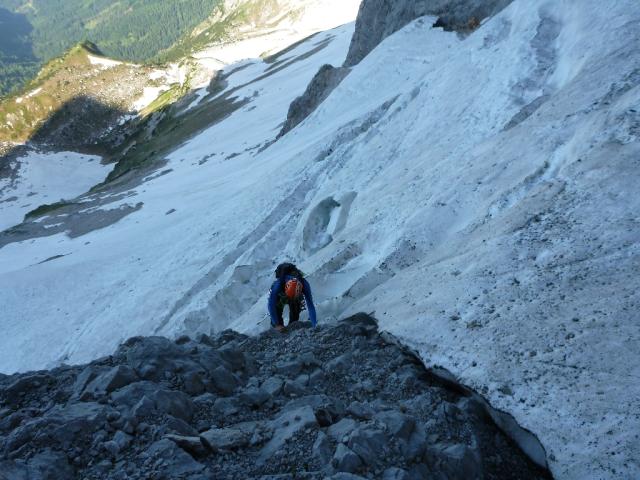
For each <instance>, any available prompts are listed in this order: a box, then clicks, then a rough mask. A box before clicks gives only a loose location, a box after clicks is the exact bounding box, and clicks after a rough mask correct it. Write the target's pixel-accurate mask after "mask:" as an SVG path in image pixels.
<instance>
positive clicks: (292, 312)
mask: <svg viewBox="0 0 640 480" xmlns="http://www.w3.org/2000/svg"><path fill="white" fill-rule="evenodd" d="M284 306H285V304H284V303H281V302H279V303H278V305H276V313H277V314H278V319H277V320H278V325H282V326H284V319H283V318H282V312H283V311H284ZM301 311H302V302H300V301H299V300H294V301H291V302H289V325H291V324H292V323H293V322H297V321H298V320H299V319H300V312H301Z"/></svg>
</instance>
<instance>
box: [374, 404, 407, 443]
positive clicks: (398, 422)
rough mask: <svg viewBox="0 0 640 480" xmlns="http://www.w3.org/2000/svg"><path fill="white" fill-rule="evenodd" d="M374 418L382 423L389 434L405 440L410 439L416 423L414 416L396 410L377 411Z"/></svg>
mask: <svg viewBox="0 0 640 480" xmlns="http://www.w3.org/2000/svg"><path fill="white" fill-rule="evenodd" d="M373 418H374V419H375V420H377V421H379V422H380V423H382V424H383V425H384V426H385V427H386V428H387V431H388V432H389V434H391V435H392V436H394V437H396V438H398V439H400V440H403V441H408V440H409V438H410V436H411V433H413V430H414V428H415V424H416V422H415V420H414V419H413V418H412V417H410V416H409V415H405V414H404V413H400V412H398V411H396V410H387V411H385V412H380V413H376V414H375V415H374V417H373Z"/></svg>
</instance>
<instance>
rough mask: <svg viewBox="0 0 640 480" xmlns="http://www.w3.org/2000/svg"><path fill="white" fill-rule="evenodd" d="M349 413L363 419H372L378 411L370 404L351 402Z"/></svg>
mask: <svg viewBox="0 0 640 480" xmlns="http://www.w3.org/2000/svg"><path fill="white" fill-rule="evenodd" d="M347 413H348V414H349V415H352V416H354V417H356V418H359V419H361V420H371V418H373V415H374V414H375V413H376V411H375V410H374V409H373V408H371V406H370V405H368V404H366V403H362V402H351V404H349V407H348V408H347Z"/></svg>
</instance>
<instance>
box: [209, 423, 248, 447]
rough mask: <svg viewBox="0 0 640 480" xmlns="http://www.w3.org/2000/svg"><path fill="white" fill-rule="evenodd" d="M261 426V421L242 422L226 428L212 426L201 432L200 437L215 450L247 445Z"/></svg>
mask: <svg viewBox="0 0 640 480" xmlns="http://www.w3.org/2000/svg"><path fill="white" fill-rule="evenodd" d="M260 427H261V424H260V423H259V422H241V423H237V424H235V425H232V426H230V427H226V428H212V429H211V430H207V431H206V432H204V433H201V434H200V438H201V439H202V442H203V443H204V445H206V446H207V447H208V448H209V449H211V450H212V451H213V452H217V451H219V450H235V449H238V448H242V447H246V446H247V445H249V444H250V442H251V437H252V436H253V434H254V433H255V432H256V430H258V429H259V428H260Z"/></svg>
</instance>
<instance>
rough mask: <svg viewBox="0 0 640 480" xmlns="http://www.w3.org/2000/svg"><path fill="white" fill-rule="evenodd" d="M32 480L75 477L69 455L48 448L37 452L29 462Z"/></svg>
mask: <svg viewBox="0 0 640 480" xmlns="http://www.w3.org/2000/svg"><path fill="white" fill-rule="evenodd" d="M28 465H29V479H30V480H60V479H62V478H73V477H74V472H73V468H72V467H71V465H69V462H68V461H67V457H66V456H65V455H64V454H62V453H60V452H55V451H53V450H49V449H46V450H44V451H42V452H40V453H36V454H35V455H34V456H33V458H32V459H31V460H29V462H28Z"/></svg>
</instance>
